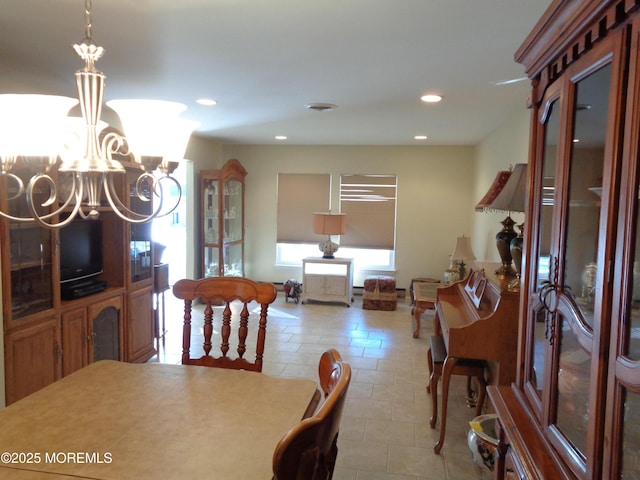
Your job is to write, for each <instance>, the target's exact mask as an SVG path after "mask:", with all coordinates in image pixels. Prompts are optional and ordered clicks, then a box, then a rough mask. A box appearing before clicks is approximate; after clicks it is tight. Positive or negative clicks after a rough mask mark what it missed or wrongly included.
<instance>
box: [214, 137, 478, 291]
mask: <svg viewBox="0 0 640 480" xmlns="http://www.w3.org/2000/svg"><path fill="white" fill-rule="evenodd" d="M222 151H223V153H224V155H225V159H228V158H237V159H238V160H240V162H241V163H242V165H243V166H244V167H245V169H246V170H247V172H248V174H247V178H246V193H245V218H246V222H245V238H246V246H245V274H246V275H247V276H249V277H252V278H254V279H256V280H263V281H272V282H282V281H285V280H286V279H288V278H301V269H300V268H296V269H292V268H285V267H278V266H276V265H275V254H276V250H275V244H276V221H277V212H276V189H277V185H276V183H277V175H278V173H330V174H332V176H333V178H334V184H333V185H334V189H333V190H334V191H333V200H332V204H333V206H334V209H337V205H338V194H339V192H338V188H337V185H338V184H339V177H340V174H341V173H367V174H372V173H380V174H396V175H397V176H398V202H397V240H396V268H397V271H396V272H395V276H396V283H397V285H398V287H403V288H408V287H409V282H410V280H411V278H413V277H417V276H433V277H437V278H440V277H441V275H442V272H443V271H444V270H445V269H446V268H447V266H448V256H449V255H450V254H451V253H452V252H453V248H454V245H455V241H456V237H458V236H459V235H462V234H463V233H464V234H466V235H470V234H471V222H472V215H473V209H472V208H470V206H471V205H472V204H473V199H474V187H473V171H474V167H473V161H474V160H473V156H474V148H473V147H387V146H379V147H369V146H363V147H359V146H255V145H253V146H240V145H227V146H224V147H223V149H222ZM339 254H340V252H339V251H338V255H339ZM354 283H355V285H360V286H361V285H362V275H359V276H356V279H355V282H354Z"/></svg>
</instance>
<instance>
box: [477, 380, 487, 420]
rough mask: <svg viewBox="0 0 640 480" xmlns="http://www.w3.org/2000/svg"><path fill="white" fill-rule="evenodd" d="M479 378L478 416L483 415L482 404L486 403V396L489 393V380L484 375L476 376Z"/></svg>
mask: <svg viewBox="0 0 640 480" xmlns="http://www.w3.org/2000/svg"><path fill="white" fill-rule="evenodd" d="M476 378H477V379H478V402H477V403H476V417H479V416H480V415H482V405H483V404H484V397H485V394H486V393H487V382H486V381H485V379H484V375H483V376H481V377H476Z"/></svg>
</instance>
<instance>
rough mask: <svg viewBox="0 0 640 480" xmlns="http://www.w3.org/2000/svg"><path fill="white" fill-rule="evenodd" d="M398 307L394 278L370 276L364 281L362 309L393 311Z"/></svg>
mask: <svg viewBox="0 0 640 480" xmlns="http://www.w3.org/2000/svg"><path fill="white" fill-rule="evenodd" d="M397 306H398V294H397V292H396V279H395V277H390V276H385V275H371V276H368V277H367V278H365V280H364V294H363V297H362V308H363V309H365V310H387V311H391V310H395V309H396V307H397Z"/></svg>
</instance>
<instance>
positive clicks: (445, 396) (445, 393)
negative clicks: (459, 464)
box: [431, 356, 458, 454]
mask: <svg viewBox="0 0 640 480" xmlns="http://www.w3.org/2000/svg"><path fill="white" fill-rule="evenodd" d="M456 363H458V359H457V358H455V357H449V356H448V357H447V359H446V360H445V361H444V366H443V369H442V420H441V421H440V437H439V439H438V443H436V445H435V446H434V447H433V451H434V452H435V453H436V454H440V450H441V449H442V445H443V444H444V434H445V430H446V428H447V403H448V401H449V381H450V380H451V373H452V372H453V369H454V368H455V366H456ZM431 388H432V389H433V384H431ZM431 395H432V396H433V393H432V394H431Z"/></svg>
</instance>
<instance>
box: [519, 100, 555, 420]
mask: <svg viewBox="0 0 640 480" xmlns="http://www.w3.org/2000/svg"><path fill="white" fill-rule="evenodd" d="M558 96H559V93H558V92H554V94H553V95H551V96H550V98H549V100H547V102H546V108H545V109H543V112H544V114H543V117H542V118H541V119H540V121H541V123H542V129H543V132H544V148H543V154H542V162H541V164H542V166H541V173H540V174H539V175H541V176H542V181H541V182H539V183H538V184H539V190H538V191H537V192H536V195H535V196H534V198H535V201H536V202H537V207H536V212H537V215H538V217H539V219H540V221H539V222H538V232H537V235H536V239H537V241H536V243H535V247H534V248H535V250H536V251H537V255H536V257H537V258H536V259H537V261H536V262H535V263H533V265H532V267H533V268H532V271H531V275H532V277H533V278H532V281H531V289H532V291H533V292H532V295H531V298H532V300H533V301H532V303H531V305H530V307H529V311H528V312H527V315H528V322H527V325H528V331H527V342H528V343H529V348H528V349H527V351H528V352H529V358H527V359H526V360H525V362H526V363H525V365H526V369H527V375H526V383H527V385H528V389H527V390H528V391H529V395H530V400H531V403H532V404H533V405H535V406H536V413H537V414H538V417H539V419H541V417H542V404H541V401H542V392H543V390H544V386H545V384H548V383H549V379H548V378H547V376H548V375H549V371H548V369H547V366H546V362H547V359H546V355H545V354H546V352H547V349H548V346H549V341H548V339H549V335H550V331H549V328H548V325H549V321H550V317H551V314H550V313H549V312H548V310H547V309H546V308H545V306H544V305H543V304H542V303H541V296H540V292H541V291H542V290H543V288H544V287H545V285H547V284H548V283H549V281H550V278H549V275H550V272H551V246H552V239H553V235H552V230H553V228H552V227H553V225H552V222H553V211H554V204H555V202H556V199H555V193H556V165H557V160H556V157H557V153H558V135H559V129H560V105H559V103H560V101H559V99H558Z"/></svg>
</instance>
